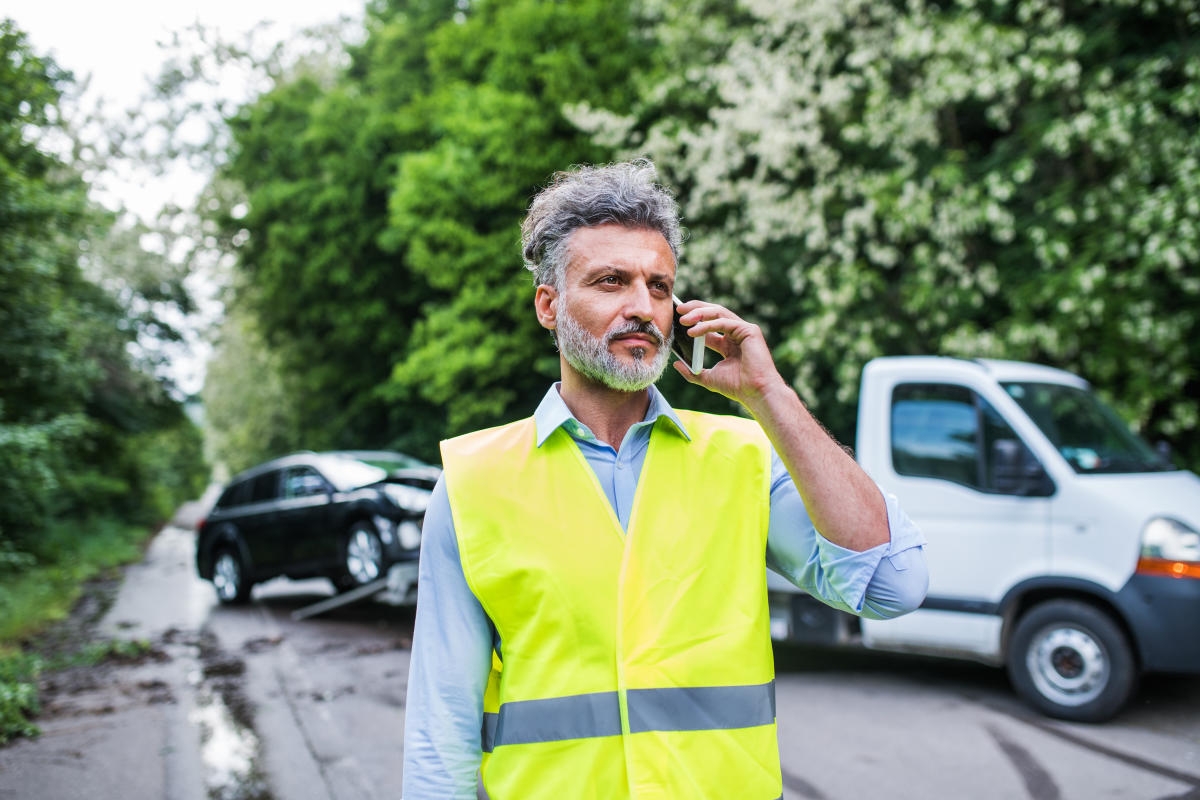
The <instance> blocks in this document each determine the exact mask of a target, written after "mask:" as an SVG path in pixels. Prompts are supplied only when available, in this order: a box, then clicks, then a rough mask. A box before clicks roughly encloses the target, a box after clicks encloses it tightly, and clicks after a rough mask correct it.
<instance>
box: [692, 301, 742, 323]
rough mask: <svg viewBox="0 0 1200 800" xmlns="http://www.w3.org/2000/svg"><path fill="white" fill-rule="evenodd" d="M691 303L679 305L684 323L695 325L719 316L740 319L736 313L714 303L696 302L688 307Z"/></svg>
mask: <svg viewBox="0 0 1200 800" xmlns="http://www.w3.org/2000/svg"><path fill="white" fill-rule="evenodd" d="M691 305H692V304H691V303H685V304H683V305H681V306H680V307H679V313H680V318H681V321H682V322H683V324H684V325H695V324H696V323H699V322H701V321H704V320H710V319H717V318H719V317H726V318H729V319H735V320H739V321H740V317H738V315H737V314H734V313H733V312H732V311H730V310H729V309H728V308H725V307H724V306H719V305H717V304H715V303H698V304H696V305H695V306H692V307H691V308H688V306H691Z"/></svg>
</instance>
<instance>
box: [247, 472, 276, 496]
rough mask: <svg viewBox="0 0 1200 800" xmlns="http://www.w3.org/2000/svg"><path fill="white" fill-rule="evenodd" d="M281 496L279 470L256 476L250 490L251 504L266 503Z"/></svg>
mask: <svg viewBox="0 0 1200 800" xmlns="http://www.w3.org/2000/svg"><path fill="white" fill-rule="evenodd" d="M278 496H279V470H277V469H273V470H269V471H267V472H264V473H263V474H261V475H257V476H255V478H254V479H253V483H252V484H251V488H250V502H251V503H265V502H266V501H268V500H274V499H275V498H277V497H278Z"/></svg>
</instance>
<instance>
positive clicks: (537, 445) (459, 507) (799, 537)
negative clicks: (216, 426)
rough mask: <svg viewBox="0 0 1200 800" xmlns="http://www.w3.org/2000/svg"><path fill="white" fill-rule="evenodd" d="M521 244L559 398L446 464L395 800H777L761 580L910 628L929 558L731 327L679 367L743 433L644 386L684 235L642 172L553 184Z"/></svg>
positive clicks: (712, 314) (751, 341) (552, 393)
mask: <svg viewBox="0 0 1200 800" xmlns="http://www.w3.org/2000/svg"><path fill="white" fill-rule="evenodd" d="M522 238H523V245H524V256H525V261H526V266H527V267H528V268H529V269H530V270H532V271H533V272H534V283H535V285H536V287H537V289H536V292H535V295H534V308H535V311H536V313H537V318H538V321H539V322H540V323H541V324H542V326H543V327H545V328H547V329H549V330H550V331H552V332H553V334H554V336H555V339H556V341H557V344H558V349H559V354H560V361H561V369H562V380H561V382H560V383H558V384H556V385H554V386H552V387H551V388H550V390H549V391H548V392H547V393H546V396H545V398H544V399H543V401H542V403H541V405H540V406H539V407H538V409H537V411H536V412H535V414H534V416H533V417H532V418H530V419H526V420H521V421H519V422H516V423H512V424H510V425H506V426H502V427H500V428H494V429H490V430H486V431H479V432H477V433H474V434H468V435H467V436H463V437H459V438H457V439H452V440H449V441H447V442H444V443H443V446H442V455H443V461H444V467H445V473H444V474H443V477H442V480H441V481H440V482H439V483H438V486H437V488H436V489H435V491H434V496H433V498H432V502H431V505H430V508H429V511H428V513H427V515H426V519H425V533H424V536H425V538H424V542H423V544H422V550H421V567H420V580H419V592H418V600H417V608H418V612H417V619H416V632H415V635H414V643H413V658H412V664H411V668H410V674H409V684H408V701H407V709H406V726H407V729H406V732H405V760H404V796H405V798H406V800H434V799H435V798H436V800H446V798H464V799H465V798H474V797H475V796H476V795H475V793H476V780H477V775H478V774H480V773H479V770H480V766H481V764H482V771H481V775H482V782H483V784H484V786H485V787H486V789H487V792H488V793H489V795H490V797H491V798H492V800H530V799H531V798H533V799H535V800H536V799H537V798H546V800H564V799H569V800H581V799H583V800H589V799H590V800H610V798H611V799H618V798H656V800H676V799H678V800H683V798H688V799H689V800H691V799H693V798H714V799H715V798H720V799H721V800H726V799H727V798H738V800H776V798H779V797H780V796H781V795H782V791H783V790H782V782H781V778H780V767H779V755H778V745H777V741H776V732H775V701H774V668H773V664H772V656H771V644H770V631H769V617H768V609H767V601H766V567H770V568H772V569H774V570H775V571H777V572H779V573H780V574H782V575H784V576H785V577H787V578H788V579H789V580H791V581H793V582H794V583H795V584H796V585H797V586H799V587H801V588H803V589H805V590H807V591H809V592H810V593H812V594H813V595H815V596H816V597H818V598H820V599H821V600H823V601H824V602H826V603H828V604H829V605H832V606H834V607H835V608H840V609H844V610H846V611H850V612H852V613H859V614H863V615H864V616H870V617H875V618H881V617H890V616H896V615H899V614H903V613H906V612H907V611H910V610H912V609H913V608H916V607H917V606H918V605H919V604H920V603H921V601H922V599H923V598H924V593H925V586H926V572H925V565H924V557H923V553H922V545H923V540H922V538H921V535H920V533H919V532H918V531H917V530H916V529H915V528H914V527H913V526H912V524H911V523H910V522H909V521H908V520H907V518H906V517H905V516H904V514H903V513H902V512H901V511H900V510H899V508H898V507H897V505H896V502H895V499H894V498H891V497H888V498H885V497H884V496H883V495H882V494H881V492H880V491H879V489H878V488H877V487H876V486H875V484H874V483H873V482H872V481H871V480H870V479H869V478H868V477H867V476H866V474H864V473H863V472H862V470H861V469H860V468H859V467H858V465H857V464H856V463H855V462H854V460H853V459H852V458H850V457H849V456H848V455H847V454H846V453H845V451H843V450H842V448H841V447H839V446H838V445H837V444H836V443H835V442H834V441H833V440H832V439H831V438H830V437H829V436H828V435H827V434H826V432H825V430H824V429H823V428H822V427H821V425H820V424H819V423H818V422H817V421H816V420H815V419H813V417H812V416H811V415H810V414H809V413H808V411H807V410H806V409H805V407H804V405H803V404H802V403H801V402H800V399H799V398H798V397H797V396H796V393H795V392H793V391H792V389H791V388H790V387H789V386H788V384H787V383H786V382H785V381H784V380H783V378H782V377H781V376H780V375H779V372H778V371H777V370H776V368H775V366H774V362H773V361H772V358H771V354H770V351H769V350H768V348H767V345H766V342H765V341H764V339H763V335H762V333H761V332H760V331H759V329H758V328H757V327H756V326H754V325H752V324H750V323H748V322H746V321H744V320H742V319H741V318H739V317H738V316H737V315H735V314H733V313H732V312H731V311H729V310H728V309H725V308H723V307H721V306H718V305H714V304H712V303H704V302H699V301H690V302H687V303H683V304H681V305H680V306H679V311H680V313H681V314H682V323H683V324H684V325H686V326H688V335H689V336H691V337H693V338H698V337H700V336H704V337H706V338H705V342H706V345H707V347H708V348H710V350H712V351H715V352H716V353H717V354H718V355H719V356H721V358H720V360H719V361H717V363H716V364H714V365H713V366H711V367H710V368H707V369H703V370H702V371H701V372H700V373H699V374H692V373H691V371H690V370H689V369H688V367H686V366H684V365H683V364H682V363H679V362H677V363H676V364H675V365H674V366H675V369H676V370H678V371H679V372H680V374H682V375H683V376H684V377H685V378H686V379H687V380H689V381H690V382H692V383H696V384H698V385H700V386H702V387H704V388H706V389H708V390H710V391H715V392H720V393H721V394H723V395H725V396H726V397H729V398H731V399H734V400H737V401H738V402H740V403H741V404H742V405H743V406H744V407H745V408H746V410H747V411H749V412H750V414H751V415H753V417H754V419H753V420H750V419H745V418H741V417H729V416H719V415H708V414H697V413H694V412H686V411H676V410H674V409H672V408H671V407H670V405H668V403H667V401H666V400H665V398H663V396H662V395H661V394H660V393H659V392H658V390H657V389H655V388H654V385H653V384H654V382H655V380H657V378H658V377H659V375H660V374H661V373H662V371H663V369H664V368H665V365H666V363H667V361H668V358H669V355H668V354H669V341H668V338H669V332H670V331H671V330H672V317H673V310H672V292H673V290H674V284H675V271H676V265H677V261H678V253H679V246H680V239H681V236H680V229H679V222H678V217H677V209H676V206H675V203H674V201H673V199H672V198H671V196H670V195H669V194H668V193H666V191H665V190H663V189H662V188H661V187H659V186H657V185H655V184H654V169H653V166H652V165H651V164H649V162H645V161H639V162H634V163H629V164H615V165H611V166H608V167H601V168H591V167H584V168H579V169H576V170H574V171H572V172H569V173H562V174H559V175H558V176H556V179H555V182H554V183H553V184H552V185H551V186H550V187H548V188H547V189H545V190H544V191H542V192H541V193H540V194H539V195H538V196H537V197H536V198H535V199H534V201H533V204H532V206H531V207H530V211H529V215H528V218H527V219H526V220H525V223H524V225H523V226H522ZM688 349H689V350H690V348H688ZM709 357H710V358H712V353H709Z"/></svg>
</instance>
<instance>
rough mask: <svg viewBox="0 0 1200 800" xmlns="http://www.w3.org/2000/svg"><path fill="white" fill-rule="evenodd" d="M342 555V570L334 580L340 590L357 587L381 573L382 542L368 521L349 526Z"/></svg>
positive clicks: (374, 578)
mask: <svg viewBox="0 0 1200 800" xmlns="http://www.w3.org/2000/svg"><path fill="white" fill-rule="evenodd" d="M342 555H343V557H342V572H341V574H340V575H339V576H338V578H337V579H336V580H335V581H334V583H336V584H337V588H338V589H341V590H342V591H346V590H349V589H357V588H358V587H359V586H364V585H366V584H368V583H370V582H371V581H373V580H376V579H377V578H379V577H380V576H382V575H383V568H384V563H383V543H382V542H380V541H379V534H378V533H376V532H375V526H373V525H372V524H371V523H369V522H356V523H354V525H352V526H351V527H350V530H349V532H348V533H347V534H346V544H345V547H344V548H343V551H342Z"/></svg>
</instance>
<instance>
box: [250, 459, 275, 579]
mask: <svg viewBox="0 0 1200 800" xmlns="http://www.w3.org/2000/svg"><path fill="white" fill-rule="evenodd" d="M281 474H282V471H281V470H278V469H271V470H266V471H265V472H262V473H259V474H258V475H255V476H254V477H253V478H251V479H250V498H249V503H248V504H247V505H246V506H244V507H243V508H242V509H240V511H241V514H240V517H241V521H240V527H241V529H242V537H243V538H244V539H245V541H246V547H247V549H248V550H249V551H250V558H251V559H252V560H253V562H254V565H255V571H256V572H257V573H259V574H260V575H263V576H264V577H265V576H266V575H267V573H271V574H274V572H275V570H276V569H277V568H278V566H279V564H280V562H281V559H282V554H281V553H280V552H279V547H278V544H277V542H276V535H275V528H276V523H277V520H278V514H279V509H278V507H277V505H278V501H279V479H280V476H281Z"/></svg>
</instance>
